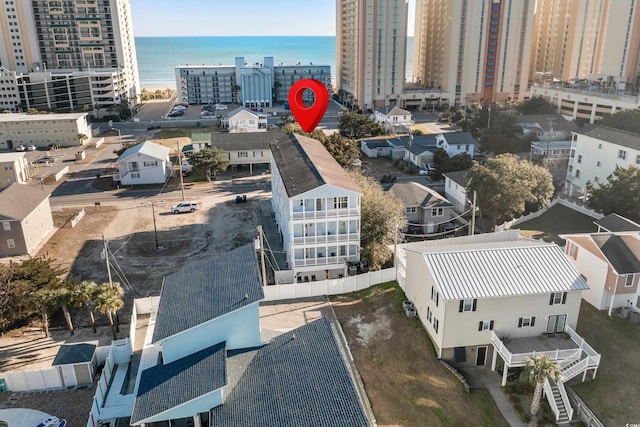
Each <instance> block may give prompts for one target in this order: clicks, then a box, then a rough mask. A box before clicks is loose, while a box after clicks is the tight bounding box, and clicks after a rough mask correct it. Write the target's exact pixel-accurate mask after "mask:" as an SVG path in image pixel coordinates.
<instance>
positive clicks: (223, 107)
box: [216, 104, 227, 110]
mask: <svg viewBox="0 0 640 427" xmlns="http://www.w3.org/2000/svg"><path fill="white" fill-rule="evenodd" d="M226 109H227V106H226V105H224V104H216V110H226Z"/></svg>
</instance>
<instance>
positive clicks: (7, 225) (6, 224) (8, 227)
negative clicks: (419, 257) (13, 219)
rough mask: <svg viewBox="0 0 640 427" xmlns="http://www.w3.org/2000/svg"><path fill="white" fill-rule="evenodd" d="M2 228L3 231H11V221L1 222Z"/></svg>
mask: <svg viewBox="0 0 640 427" xmlns="http://www.w3.org/2000/svg"><path fill="white" fill-rule="evenodd" d="M2 229H3V230H4V231H11V223H10V222H7V221H3V222H2Z"/></svg>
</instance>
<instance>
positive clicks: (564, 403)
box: [545, 379, 573, 425]
mask: <svg viewBox="0 0 640 427" xmlns="http://www.w3.org/2000/svg"><path fill="white" fill-rule="evenodd" d="M547 389H548V390H547ZM545 394H546V395H547V400H548V401H549V404H550V406H551V408H552V410H553V412H554V414H555V415H556V423H558V425H562V424H568V423H569V422H570V421H571V419H572V418H573V408H572V407H571V403H570V402H569V397H568V396H567V392H566V390H565V389H564V385H563V384H562V382H561V381H559V382H557V383H555V382H554V381H553V380H548V379H547V380H545Z"/></svg>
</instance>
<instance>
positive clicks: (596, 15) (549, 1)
mask: <svg viewBox="0 0 640 427" xmlns="http://www.w3.org/2000/svg"><path fill="white" fill-rule="evenodd" d="M534 43H535V44H534V45H533V49H532V60H531V71H530V74H531V75H532V76H533V75H534V73H536V72H538V73H548V74H549V75H551V74H552V75H553V77H554V78H557V79H561V80H565V81H566V80H570V79H574V78H578V79H589V80H594V81H595V80H600V81H601V82H603V83H608V84H611V85H612V86H617V87H618V88H620V89H622V88H628V87H627V85H633V86H634V87H635V88H637V87H638V86H639V83H640V68H639V67H640V66H639V59H640V56H639V52H640V13H638V1H637V0H615V1H602V0H538V1H537V4H536V12H535V26H534Z"/></svg>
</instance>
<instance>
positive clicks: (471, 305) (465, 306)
mask: <svg viewBox="0 0 640 427" xmlns="http://www.w3.org/2000/svg"><path fill="white" fill-rule="evenodd" d="M477 304H478V300H477V299H471V298H469V299H461V300H460V307H459V308H458V312H460V313H462V312H465V311H476V306H477Z"/></svg>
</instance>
